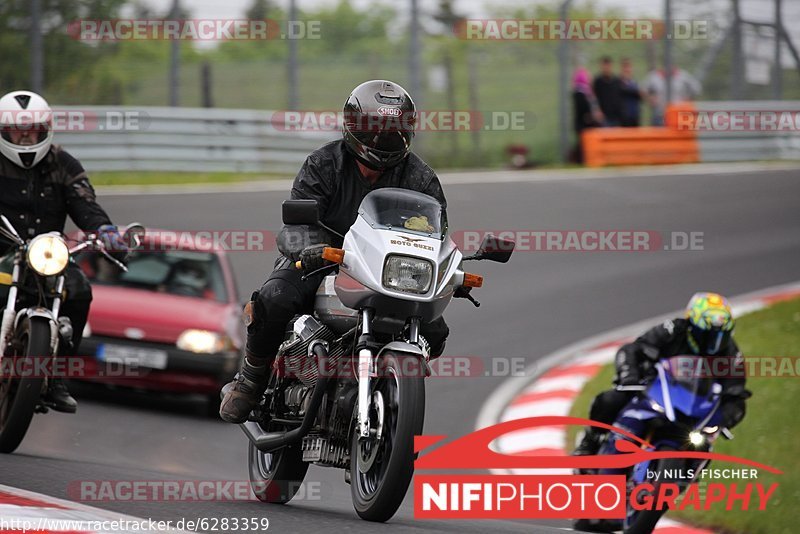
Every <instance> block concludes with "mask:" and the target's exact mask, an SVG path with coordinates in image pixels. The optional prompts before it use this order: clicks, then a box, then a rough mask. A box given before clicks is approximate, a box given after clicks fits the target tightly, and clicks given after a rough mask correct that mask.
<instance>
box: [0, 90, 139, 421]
mask: <svg viewBox="0 0 800 534" xmlns="http://www.w3.org/2000/svg"><path fill="white" fill-rule="evenodd" d="M0 129H2V131H1V132H0V213H2V214H3V215H5V216H6V217H7V218H8V220H9V221H10V222H11V224H12V225H13V226H14V228H15V229H16V231H17V233H18V234H19V235H20V237H22V239H30V238H33V237H35V236H37V235H39V234H43V233H46V232H52V231H56V232H63V231H64V224H65V222H66V218H67V216H69V217H70V218H71V219H72V220H73V222H74V223H75V224H76V225H77V226H78V227H79V228H80V229H81V230H83V231H86V232H98V233H99V234H100V235H101V237H102V238H103V239H104V241H105V242H106V243H107V245H109V251H111V253H112V254H113V255H114V257H115V258H116V259H118V260H120V261H124V258H125V252H124V250H123V249H124V243H123V241H122V238H121V236H120V234H119V232H118V231H117V228H116V226H114V225H113V224H112V222H111V219H110V218H109V217H108V214H107V213H106V212H105V210H103V208H102V207H101V206H100V204H98V203H97V199H96V197H95V193H94V189H93V188H92V185H91V184H90V183H89V177H88V176H87V174H86V171H85V170H84V169H83V166H82V165H81V164H80V162H79V161H78V160H77V159H75V158H74V157H73V156H71V155H70V154H69V153H68V152H67V151H66V150H64V149H63V148H61V147H60V146H59V145H55V144H53V135H54V132H53V129H52V110H51V109H50V106H49V105H48V104H47V102H46V101H45V99H44V98H42V97H41V96H39V95H38V94H36V93H33V92H30V91H14V92H11V93H8V94H6V95H5V96H3V97H2V98H0ZM9 246H10V244H9V243H4V242H0V255H2V254H6V253H7V251H8V249H9ZM65 290H66V294H67V298H66V300H65V301H64V303H63V305H62V307H61V315H63V316H66V317H68V318H69V319H70V321H71V322H72V329H73V337H72V343H70V344H68V346H64V347H62V348H61V349H60V350H59V355H58V356H61V357H64V356H69V355H73V354H75V353H76V352H77V351H78V348H79V347H80V343H81V338H82V336H83V329H84V326H85V325H86V319H87V316H88V314H89V305H90V303H91V301H92V291H91V287H90V286H89V281H88V280H87V278H86V276H85V275H84V274H83V272H82V271H81V269H80V267H78V265H77V264H75V263H74V262H70V263H69V265H68V266H67V270H66V274H65ZM4 305H5V301H3V302H2V303H0V306H4ZM43 400H44V402H45V404H46V405H47V406H49V407H51V408H53V409H54V410H56V411H60V412H67V413H74V412H75V410H76V408H77V403H76V402H75V399H73V398H72V396H71V395H70V394H69V391H68V390H67V388H66V386H65V385H64V382H63V381H62V380H61V379H60V378H58V377H51V378H50V380H48V389H47V392H46V394H45V396H44V399H43Z"/></svg>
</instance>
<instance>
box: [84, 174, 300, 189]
mask: <svg viewBox="0 0 800 534" xmlns="http://www.w3.org/2000/svg"><path fill="white" fill-rule="evenodd" d="M89 174H90V180H91V181H92V185H94V186H98V185H100V186H102V185H178V184H224V183H234V182H247V181H255V180H274V179H279V178H291V176H289V175H286V174H264V173H242V172H205V173H204V172H150V171H142V172H134V171H120V172H92V173H89Z"/></svg>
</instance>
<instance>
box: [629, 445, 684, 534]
mask: <svg viewBox="0 0 800 534" xmlns="http://www.w3.org/2000/svg"><path fill="white" fill-rule="evenodd" d="M658 450H659V451H674V450H675V449H674V448H672V447H659V448H658ZM685 467H686V460H682V459H680V458H664V459H662V460H659V461H658V463H657V464H656V469H655V471H656V472H657V473H659V476H658V482H656V483H654V484H653V487H654V489H653V495H658V493H659V489H660V487H661V485H662V484H664V483H673V482H676V481H675V480H672V479H669V480H668V479H666V478H665V474H666V473H668V472H672V473H676V472H683V471H684V470H685ZM665 513H667V510H666V509H663V510H642V511H641V512H638V513H637V514H636V515H635V516H634V517H633V518H632V519H631V520H630V522H629V525H628V527H627V528H626V529H625V534H650V533H651V532H653V530H655V528H656V524H657V523H658V520H659V519H661V517H662V516H663V515H664V514H665Z"/></svg>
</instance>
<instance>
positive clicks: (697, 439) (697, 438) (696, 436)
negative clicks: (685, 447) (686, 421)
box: [689, 430, 706, 447]
mask: <svg viewBox="0 0 800 534" xmlns="http://www.w3.org/2000/svg"><path fill="white" fill-rule="evenodd" d="M705 442H706V438H705V436H703V434H701V433H700V432H698V431H696V430H692V431H691V432H689V443H691V444H692V446H694V447H699V446H701V445H702V444H704V443H705Z"/></svg>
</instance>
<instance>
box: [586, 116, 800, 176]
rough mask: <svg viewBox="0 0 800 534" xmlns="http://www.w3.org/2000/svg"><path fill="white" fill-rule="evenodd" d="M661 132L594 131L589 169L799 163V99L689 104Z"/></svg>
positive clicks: (589, 134)
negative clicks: (708, 164) (691, 164)
mask: <svg viewBox="0 0 800 534" xmlns="http://www.w3.org/2000/svg"><path fill="white" fill-rule="evenodd" d="M666 122H667V126H665V127H661V128H653V127H644V128H593V129H589V130H585V131H584V132H583V136H582V145H583V149H584V160H585V162H586V165H587V166H589V167H600V166H604V165H649V164H659V163H697V162H721V161H748V160H749V161H752V160H800V101H797V100H790V101H772V100H743V101H719V102H713V101H706V102H684V103H679V104H674V105H671V106H669V108H668V109H667V113H666Z"/></svg>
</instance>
